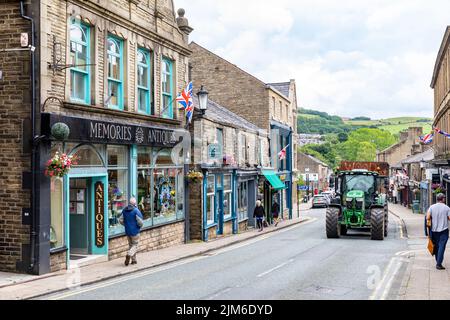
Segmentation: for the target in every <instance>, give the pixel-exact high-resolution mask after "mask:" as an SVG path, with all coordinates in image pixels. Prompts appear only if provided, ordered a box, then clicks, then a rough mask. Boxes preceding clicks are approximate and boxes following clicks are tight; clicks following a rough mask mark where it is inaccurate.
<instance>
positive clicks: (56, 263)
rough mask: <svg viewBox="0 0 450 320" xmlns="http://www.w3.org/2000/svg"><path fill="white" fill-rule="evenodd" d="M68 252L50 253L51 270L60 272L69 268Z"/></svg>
mask: <svg viewBox="0 0 450 320" xmlns="http://www.w3.org/2000/svg"><path fill="white" fill-rule="evenodd" d="M66 259H67V252H66V251H65V252H59V253H52V254H50V272H58V271H61V270H66V269H67V260H66Z"/></svg>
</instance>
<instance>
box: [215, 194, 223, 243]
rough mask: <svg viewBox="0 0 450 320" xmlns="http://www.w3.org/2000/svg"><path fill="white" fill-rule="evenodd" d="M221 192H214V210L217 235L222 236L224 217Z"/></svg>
mask: <svg viewBox="0 0 450 320" xmlns="http://www.w3.org/2000/svg"><path fill="white" fill-rule="evenodd" d="M223 200H224V199H223V190H218V191H217V192H216V208H217V221H218V224H219V225H218V226H217V234H218V235H223V225H224V217H223Z"/></svg>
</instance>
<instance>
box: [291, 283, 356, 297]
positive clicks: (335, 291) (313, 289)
mask: <svg viewBox="0 0 450 320" xmlns="http://www.w3.org/2000/svg"><path fill="white" fill-rule="evenodd" d="M352 290H353V289H350V288H344V287H322V286H318V285H313V286H310V287H307V288H305V289H301V290H299V291H301V292H304V293H312V294H328V295H333V296H344V295H346V294H347V293H349V292H351V291H352Z"/></svg>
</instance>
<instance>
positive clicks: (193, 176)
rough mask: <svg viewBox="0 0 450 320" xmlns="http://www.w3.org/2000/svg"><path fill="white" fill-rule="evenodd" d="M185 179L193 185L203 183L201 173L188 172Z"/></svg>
mask: <svg viewBox="0 0 450 320" xmlns="http://www.w3.org/2000/svg"><path fill="white" fill-rule="evenodd" d="M186 177H187V179H188V180H189V181H190V182H193V183H198V182H202V181H203V173H201V172H198V171H193V170H191V171H189V173H188V174H187V175H186Z"/></svg>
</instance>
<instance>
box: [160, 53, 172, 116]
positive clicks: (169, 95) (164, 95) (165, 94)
mask: <svg viewBox="0 0 450 320" xmlns="http://www.w3.org/2000/svg"><path fill="white" fill-rule="evenodd" d="M165 63H167V64H168V66H169V73H166V72H164V71H163V68H162V64H165ZM162 64H161V116H162V117H163V118H166V119H173V118H174V112H173V111H174V110H173V64H174V61H173V60H171V59H169V58H166V57H163V59H162ZM164 75H168V76H169V83H170V92H165V91H163V82H164V80H163V79H164ZM164 98H168V99H169V106H168V108H167V110H164ZM163 111H164V112H163ZM167 111H169V114H167Z"/></svg>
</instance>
